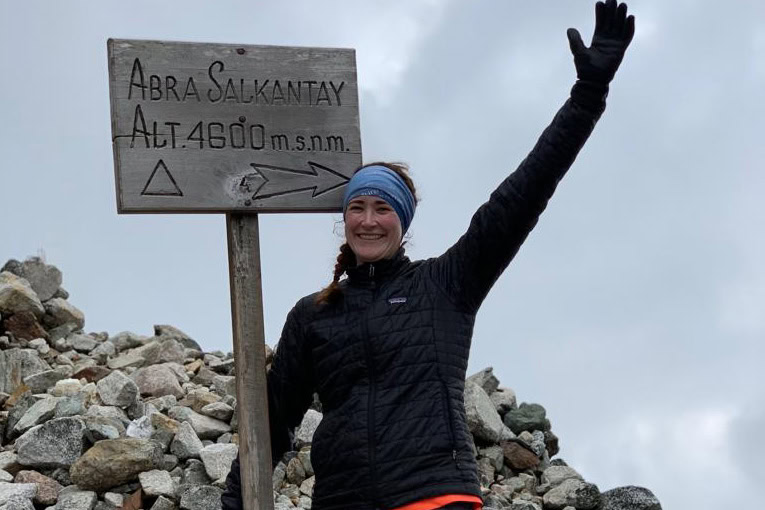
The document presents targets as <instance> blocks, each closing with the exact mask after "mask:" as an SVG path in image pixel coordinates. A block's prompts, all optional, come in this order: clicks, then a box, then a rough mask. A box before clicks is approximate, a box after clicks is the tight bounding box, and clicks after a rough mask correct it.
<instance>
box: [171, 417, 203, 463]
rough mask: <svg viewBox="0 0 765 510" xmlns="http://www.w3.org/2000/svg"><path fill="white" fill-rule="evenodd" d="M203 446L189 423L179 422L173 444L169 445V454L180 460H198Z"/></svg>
mask: <svg viewBox="0 0 765 510" xmlns="http://www.w3.org/2000/svg"><path fill="white" fill-rule="evenodd" d="M203 448H204V446H203V445H202V441H200V440H199V437H198V436H197V433H196V432H194V428H193V427H192V426H191V423H189V422H185V421H184V422H181V424H180V426H179V427H178V432H177V433H176V434H175V438H174V439H173V442H172V443H170V452H171V453H172V454H173V455H175V456H177V457H178V458H179V459H180V460H186V459H189V458H199V454H200V453H201V452H202V449H203Z"/></svg>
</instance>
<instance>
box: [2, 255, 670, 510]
mask: <svg viewBox="0 0 765 510" xmlns="http://www.w3.org/2000/svg"><path fill="white" fill-rule="evenodd" d="M61 282H62V276H61V272H60V271H59V270H58V269H56V268H55V267H53V266H51V265H47V264H45V263H44V262H43V261H42V260H40V259H38V258H32V259H28V260H26V261H24V262H18V261H15V260H11V261H9V262H8V263H7V264H5V266H4V267H3V268H2V270H0V510H34V509H37V510H41V509H44V508H49V509H55V510H114V509H116V508H124V509H130V510H137V509H140V508H143V509H147V510H148V509H151V510H172V509H176V508H181V509H185V510H212V509H217V508H220V496H221V494H222V492H223V487H224V485H225V478H226V475H227V474H228V472H229V470H230V467H231V462H232V461H233V459H234V458H235V457H236V455H237V451H238V446H237V445H238V434H237V415H236V393H235V384H234V375H233V373H234V359H233V356H232V354H231V353H228V354H224V353H222V352H219V351H215V352H210V353H205V352H203V350H202V348H201V347H200V346H199V344H198V343H197V342H195V341H194V340H193V339H191V338H190V337H189V336H188V335H186V334H185V333H183V332H182V331H180V330H179V329H177V328H174V327H172V326H166V325H158V326H155V327H154V336H151V337H145V336H141V335H137V334H135V333H131V332H122V333H118V334H115V335H109V334H107V333H85V332H84V329H83V328H84V326H85V318H84V315H83V313H82V312H81V311H80V310H78V309H77V308H76V307H74V306H73V305H71V304H70V303H69V302H68V301H67V299H68V294H67V292H66V291H65V290H64V289H63V288H62V287H61ZM266 351H267V352H266V355H267V360H268V361H270V358H271V350H270V349H269V348H268V347H266ZM320 410H321V406H320V404H319V403H318V402H317V403H316V405H315V406H314V408H312V409H310V410H309V411H308V412H307V413H306V416H305V418H304V420H303V423H302V424H301V426H300V427H299V429H298V430H297V431H296V434H295V437H296V447H297V448H298V451H295V452H289V453H287V454H286V455H285V456H284V458H283V459H282V461H281V462H280V463H279V464H278V465H277V466H276V468H275V470H274V474H273V488H274V498H275V505H276V509H277V510H285V509H293V508H304V509H309V508H310V507H311V494H312V492H313V484H314V479H315V478H314V474H313V469H312V467H311V456H310V453H311V438H312V436H313V432H314V431H315V430H316V427H317V426H318V424H319V422H320V421H321V412H320ZM465 410H466V414H467V419H468V424H469V426H470V430H471V432H472V434H473V437H474V443H475V450H474V453H475V455H476V458H477V459H478V465H479V471H480V476H481V481H482V485H483V491H484V500H485V507H484V508H486V509H512V510H541V509H544V510H575V509H576V510H587V509H601V510H626V509H630V510H632V509H635V510H637V509H640V510H659V509H660V508H661V506H660V504H659V502H658V500H656V498H655V497H654V496H653V494H651V492H650V491H648V490H647V489H643V488H639V487H621V488H618V489H614V490H611V491H607V492H603V493H601V492H600V491H599V490H598V488H597V487H596V486H595V485H594V484H592V483H589V482H587V481H585V480H584V479H583V478H582V476H581V475H579V473H577V472H576V471H575V470H574V469H573V468H571V467H569V466H567V465H566V463H565V462H563V461H562V460H560V459H554V460H551V458H553V457H554V456H555V455H556V454H557V453H558V438H557V437H556V436H555V434H553V432H552V430H551V427H550V421H549V420H548V419H547V417H546V413H545V409H544V408H543V407H542V406H540V405H538V404H526V403H522V404H520V405H516V396H515V394H514V392H513V391H512V390H511V389H509V388H504V387H501V386H499V381H498V380H497V378H496V377H495V376H494V375H493V373H492V369H491V368H487V369H485V370H483V371H481V372H479V373H477V374H475V375H473V376H471V377H469V378H468V380H467V381H466V388H465Z"/></svg>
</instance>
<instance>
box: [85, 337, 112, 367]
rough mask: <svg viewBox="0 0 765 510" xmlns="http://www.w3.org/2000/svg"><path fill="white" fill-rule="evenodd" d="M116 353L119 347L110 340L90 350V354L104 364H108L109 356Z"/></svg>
mask: <svg viewBox="0 0 765 510" xmlns="http://www.w3.org/2000/svg"><path fill="white" fill-rule="evenodd" d="M115 354H117V348H116V347H114V344H113V343H111V342H110V341H108V340H106V341H104V342H101V343H99V344H98V345H97V346H96V347H95V349H93V350H92V351H90V355H91V356H92V357H93V358H95V359H96V360H98V363H100V364H102V365H103V364H106V362H107V360H108V359H109V357H110V356H114V355H115Z"/></svg>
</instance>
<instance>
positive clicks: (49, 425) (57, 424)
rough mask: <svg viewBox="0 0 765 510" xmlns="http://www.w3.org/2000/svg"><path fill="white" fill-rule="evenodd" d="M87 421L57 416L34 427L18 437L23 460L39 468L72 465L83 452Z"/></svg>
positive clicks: (22, 461)
mask: <svg viewBox="0 0 765 510" xmlns="http://www.w3.org/2000/svg"><path fill="white" fill-rule="evenodd" d="M85 431H86V428H85V423H84V422H83V420H82V419H80V418H79V417H71V418H57V419H54V420H50V421H47V422H45V423H43V424H42V425H38V426H36V427H33V428H31V429H30V430H29V431H27V432H26V433H25V434H24V435H23V436H21V437H19V438H18V439H17V440H16V451H17V453H18V462H19V464H22V465H25V466H32V467H36V468H48V467H68V466H71V465H72V464H73V463H74V462H75V461H76V460H77V459H78V458H79V457H80V455H82V451H83V449H84V447H85Z"/></svg>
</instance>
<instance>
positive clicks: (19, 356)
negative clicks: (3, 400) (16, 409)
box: [0, 348, 50, 394]
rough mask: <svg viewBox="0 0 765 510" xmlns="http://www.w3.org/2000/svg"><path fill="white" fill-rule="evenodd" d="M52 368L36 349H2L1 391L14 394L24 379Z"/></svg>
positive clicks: (0, 367)
mask: <svg viewBox="0 0 765 510" xmlns="http://www.w3.org/2000/svg"><path fill="white" fill-rule="evenodd" d="M46 370H50V366H49V365H48V364H47V363H46V362H45V361H43V360H41V359H40V355H39V354H38V352H37V351H35V350H34V349H19V348H13V349H7V350H2V351H0V391H2V392H3V393H9V394H12V393H13V392H14V391H16V390H17V389H18V388H19V387H20V386H21V384H22V383H23V381H24V379H26V378H27V377H29V376H31V375H34V374H39V373H40V372H45V371H46Z"/></svg>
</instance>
